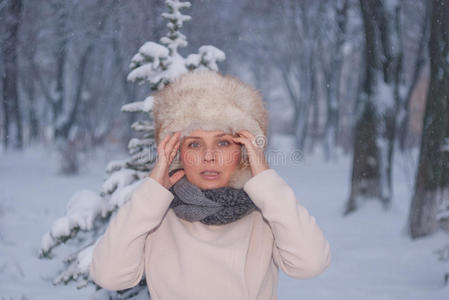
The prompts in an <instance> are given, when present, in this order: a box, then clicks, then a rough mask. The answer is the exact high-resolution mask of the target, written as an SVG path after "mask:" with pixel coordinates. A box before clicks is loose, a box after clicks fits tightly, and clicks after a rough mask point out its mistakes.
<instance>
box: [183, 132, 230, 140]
mask: <svg viewBox="0 0 449 300" xmlns="http://www.w3.org/2000/svg"><path fill="white" fill-rule="evenodd" d="M228 134H229V133H219V134H216V135H215V136H214V137H221V136H224V135H228ZM186 139H202V137H200V136H187V137H186Z"/></svg>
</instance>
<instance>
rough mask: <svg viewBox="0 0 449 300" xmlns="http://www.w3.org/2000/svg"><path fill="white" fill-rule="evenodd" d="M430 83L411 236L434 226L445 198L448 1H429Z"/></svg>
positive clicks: (448, 170) (448, 184) (448, 168)
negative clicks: (430, 10)
mask: <svg viewBox="0 0 449 300" xmlns="http://www.w3.org/2000/svg"><path fill="white" fill-rule="evenodd" d="M429 54H430V70H431V71H430V72H431V74H430V85H429V89H428V92H427V103H426V111H425V115H424V122H423V133H422V138H421V148H420V153H419V162H418V172H417V175H416V182H415V192H414V195H413V198H412V202H411V207H410V214H409V230H410V232H409V234H410V235H411V237H412V238H418V237H422V236H426V235H429V234H431V233H433V232H434V231H436V230H437V229H438V221H437V216H436V215H437V209H438V206H439V205H440V204H441V203H442V202H444V201H446V202H447V201H449V152H448V151H444V149H443V145H444V143H445V138H448V137H449V0H433V1H432V25H431V33H430V40H429Z"/></svg>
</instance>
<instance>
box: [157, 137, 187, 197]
mask: <svg viewBox="0 0 449 300" xmlns="http://www.w3.org/2000/svg"><path fill="white" fill-rule="evenodd" d="M180 135H181V134H180V132H179V131H178V132H175V133H174V134H173V135H171V136H170V135H168V136H166V137H165V138H164V139H163V140H162V141H161V142H160V143H159V146H158V147H157V160H156V165H155V166H154V168H153V169H152V170H151V172H150V174H149V177H151V178H153V179H154V180H156V181H157V182H159V183H160V184H161V185H163V186H164V187H165V188H166V189H169V188H170V187H171V186H172V185H173V184H175V183H176V182H177V181H178V180H179V179H181V178H182V176H184V170H179V171H177V172H175V173H174V174H173V175H172V176H171V177H169V176H168V167H169V166H170V163H171V162H172V161H173V158H174V157H175V155H176V152H177V151H178V148H179V145H180V143H181V142H180V140H179V137H180Z"/></svg>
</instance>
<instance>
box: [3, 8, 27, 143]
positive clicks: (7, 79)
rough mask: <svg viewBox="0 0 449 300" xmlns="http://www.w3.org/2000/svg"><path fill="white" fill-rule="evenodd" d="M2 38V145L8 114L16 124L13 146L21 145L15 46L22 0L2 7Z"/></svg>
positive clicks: (21, 133) (8, 132)
mask: <svg viewBox="0 0 449 300" xmlns="http://www.w3.org/2000/svg"><path fill="white" fill-rule="evenodd" d="M3 14H4V18H3V19H4V24H3V30H4V33H3V34H4V40H3V41H2V45H1V50H2V57H3V67H4V72H3V73H2V81H3V114H4V115H3V133H4V134H3V147H4V149H7V148H8V137H9V134H10V127H9V125H10V121H12V120H10V116H12V117H13V120H14V122H15V125H16V128H15V129H16V130H15V140H14V144H13V147H14V148H18V149H21V148H22V147H23V130H22V117H21V113H20V106H19V94H18V80H17V78H18V76H17V70H18V66H17V48H18V33H19V26H20V22H21V14H22V1H21V0H15V1H7V2H6V7H5V8H4V12H3Z"/></svg>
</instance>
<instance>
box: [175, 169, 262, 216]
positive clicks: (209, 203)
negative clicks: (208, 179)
mask: <svg viewBox="0 0 449 300" xmlns="http://www.w3.org/2000/svg"><path fill="white" fill-rule="evenodd" d="M175 171H176V170H173V173H174V172H175ZM169 190H170V191H171V192H172V193H173V195H174V196H175V197H174V199H173V201H172V202H171V204H170V208H173V210H174V212H175V213H176V215H177V216H178V217H179V218H182V219H184V220H187V221H190V222H193V221H201V222H202V223H204V224H207V225H222V224H227V223H231V222H234V221H236V220H238V219H240V218H242V217H244V216H246V215H248V214H249V213H251V212H252V211H253V210H255V209H257V207H256V205H255V204H254V202H253V201H252V200H251V198H250V197H249V196H248V194H247V193H246V192H245V191H244V190H243V189H236V188H232V187H221V188H215V189H200V188H199V187H198V186H196V185H194V184H192V183H190V182H189V181H188V180H187V177H186V176H183V177H182V178H181V179H179V180H178V181H177V182H176V183H175V184H174V185H173V186H171V187H170V189H169Z"/></svg>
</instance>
